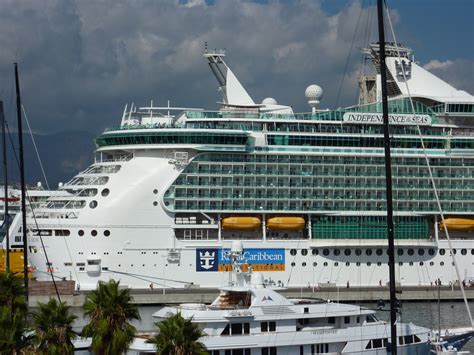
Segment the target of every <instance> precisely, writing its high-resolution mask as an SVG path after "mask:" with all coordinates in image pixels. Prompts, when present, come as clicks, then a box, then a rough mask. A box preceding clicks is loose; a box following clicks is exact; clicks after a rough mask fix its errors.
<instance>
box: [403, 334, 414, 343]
mask: <svg viewBox="0 0 474 355" xmlns="http://www.w3.org/2000/svg"><path fill="white" fill-rule="evenodd" d="M404 338H405V344H411V343H413V335H405V337H404Z"/></svg>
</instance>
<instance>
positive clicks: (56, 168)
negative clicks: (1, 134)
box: [0, 131, 95, 189]
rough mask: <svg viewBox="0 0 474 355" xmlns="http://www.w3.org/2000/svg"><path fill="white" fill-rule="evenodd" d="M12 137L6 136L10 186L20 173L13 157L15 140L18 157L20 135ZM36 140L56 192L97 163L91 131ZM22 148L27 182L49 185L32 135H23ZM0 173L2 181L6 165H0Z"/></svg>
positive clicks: (65, 133)
mask: <svg viewBox="0 0 474 355" xmlns="http://www.w3.org/2000/svg"><path fill="white" fill-rule="evenodd" d="M10 137H11V139H10ZM10 137H8V136H7V151H8V155H7V161H8V179H9V183H10V184H16V183H18V182H19V181H20V172H19V168H18V163H17V159H16V158H15V155H14V154H13V150H12V141H13V144H14V146H15V151H16V155H17V156H18V134H12V135H11V136H10ZM33 137H34V140H35V142H36V146H37V148H38V153H39V156H40V158H41V161H42V163H43V168H44V171H45V174H46V178H47V179H48V182H49V186H50V188H52V189H56V188H57V186H58V183H59V182H67V181H69V180H70V179H71V178H72V177H73V176H74V175H75V174H77V173H78V172H80V171H81V170H84V169H85V168H86V167H87V166H89V165H90V164H91V163H92V162H93V161H94V149H95V144H94V141H93V140H94V135H93V134H92V133H90V132H81V131H67V132H60V133H55V134H50V135H40V134H36V135H33ZM23 145H24V157H25V175H26V183H27V184H29V185H36V183H37V182H38V181H41V182H42V184H43V186H46V184H45V182H44V178H43V174H42V172H41V168H40V164H39V162H38V158H37V155H36V153H35V150H34V146H33V142H32V140H31V136H30V135H29V134H24V135H23ZM0 149H1V148H0ZM0 159H1V158H0ZM0 171H1V175H0V180H1V181H2V182H3V164H0Z"/></svg>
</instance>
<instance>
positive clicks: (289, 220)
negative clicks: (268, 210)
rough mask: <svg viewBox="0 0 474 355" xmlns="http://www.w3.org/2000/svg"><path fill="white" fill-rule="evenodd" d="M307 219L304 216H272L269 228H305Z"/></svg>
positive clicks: (293, 229) (268, 223) (269, 220)
mask: <svg viewBox="0 0 474 355" xmlns="http://www.w3.org/2000/svg"><path fill="white" fill-rule="evenodd" d="M304 226H305V221H304V218H302V217H272V218H269V219H268V220H267V228H268V229H269V230H290V231H299V230H302V229H304Z"/></svg>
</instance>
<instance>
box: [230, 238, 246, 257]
mask: <svg viewBox="0 0 474 355" xmlns="http://www.w3.org/2000/svg"><path fill="white" fill-rule="evenodd" d="M230 251H231V252H232V253H236V254H242V252H243V251H244V246H243V245H242V242H241V241H239V240H234V241H233V242H232V247H231V248H230Z"/></svg>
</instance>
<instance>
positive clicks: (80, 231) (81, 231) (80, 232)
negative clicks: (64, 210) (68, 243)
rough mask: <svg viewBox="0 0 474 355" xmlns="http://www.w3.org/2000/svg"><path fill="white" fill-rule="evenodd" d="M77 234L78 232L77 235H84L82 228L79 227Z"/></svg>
mask: <svg viewBox="0 0 474 355" xmlns="http://www.w3.org/2000/svg"><path fill="white" fill-rule="evenodd" d="M77 234H79V237H82V236H84V231H83V230H82V229H79V232H77Z"/></svg>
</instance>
